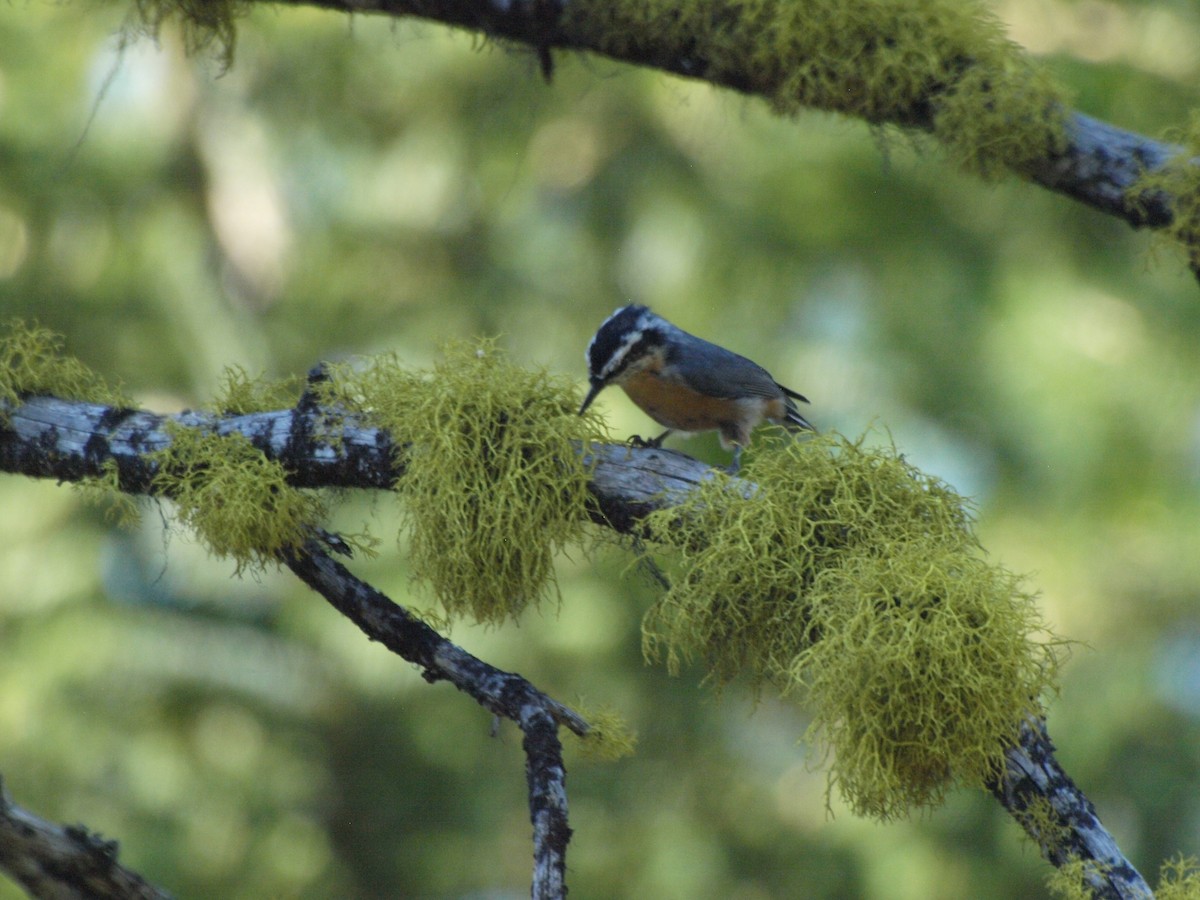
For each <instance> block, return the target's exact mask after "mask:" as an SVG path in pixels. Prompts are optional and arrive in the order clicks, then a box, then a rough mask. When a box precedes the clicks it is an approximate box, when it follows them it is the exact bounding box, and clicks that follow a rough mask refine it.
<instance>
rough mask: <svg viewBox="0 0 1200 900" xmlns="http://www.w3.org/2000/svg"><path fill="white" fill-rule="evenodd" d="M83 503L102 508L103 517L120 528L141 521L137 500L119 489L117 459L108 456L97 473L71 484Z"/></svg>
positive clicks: (119, 474)
mask: <svg viewBox="0 0 1200 900" xmlns="http://www.w3.org/2000/svg"><path fill="white" fill-rule="evenodd" d="M73 487H74V488H75V490H76V492H77V493H78V494H79V495H80V496H81V497H83V499H84V502H85V503H89V504H91V505H93V506H99V507H102V508H103V509H104V518H105V519H107V520H108V521H110V522H116V524H117V525H118V526H119V527H121V528H132V527H134V526H135V525H137V524H138V522H140V521H141V518H142V514H141V510H140V509H139V508H138V504H137V501H136V500H135V499H134V498H133V497H131V496H130V495H129V494H127V493H125V492H124V491H123V490H121V473H120V470H119V468H118V467H117V461H116V460H115V459H112V458H109V459H106V460H104V462H103V463H101V465H100V474H99V475H85V476H83V477H82V478H80V479H79V481H77V482H75V484H74V485H73Z"/></svg>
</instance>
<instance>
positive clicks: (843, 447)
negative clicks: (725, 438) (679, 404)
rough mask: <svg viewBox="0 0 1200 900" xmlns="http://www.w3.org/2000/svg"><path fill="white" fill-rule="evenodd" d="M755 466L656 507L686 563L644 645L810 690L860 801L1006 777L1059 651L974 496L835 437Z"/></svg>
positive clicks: (876, 807) (895, 800) (655, 523)
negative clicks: (1008, 758)
mask: <svg viewBox="0 0 1200 900" xmlns="http://www.w3.org/2000/svg"><path fill="white" fill-rule="evenodd" d="M745 477H746V479H748V480H749V481H751V482H754V483H755V484H756V485H757V488H756V490H755V491H754V492H753V493H752V494H750V495H749V496H745V495H744V494H743V493H742V492H741V490H742V489H741V488H740V487H739V486H738V484H737V482H733V481H730V480H728V479H724V478H719V479H714V480H713V481H711V482H708V483H706V484H704V485H702V486H701V487H700V489H699V490H697V491H695V492H693V495H692V496H691V497H690V498H689V500H688V503H687V504H686V505H685V506H684V507H682V508H675V509H672V510H669V511H664V512H660V513H656V514H654V515H653V516H652V517H651V518H650V520H649V526H650V528H651V530H652V533H653V536H654V538H655V539H656V540H657V541H659V542H661V543H663V544H667V545H670V546H672V547H675V548H677V549H678V551H679V553H680V557H681V559H680V567H679V568H680V570H681V571H680V574H679V575H678V576H677V577H676V578H675V580H674V581H673V584H672V587H671V589H670V590H669V591H668V592H667V593H666V594H665V595H664V596H663V597H662V598H661V599H660V601H659V602H658V603H656V604H655V606H654V607H652V608H651V609H650V610H649V612H648V613H647V616H646V620H645V623H644V634H645V646H646V650H647V653H648V655H650V656H651V657H657V656H660V655H662V654H664V653H665V655H666V657H667V662H668V665H670V666H671V667H673V668H677V667H678V665H679V664H680V662H681V661H682V660H685V659H691V658H695V657H700V658H702V659H703V660H704V661H705V662H706V663H707V665H708V666H709V669H710V672H711V673H712V677H713V678H714V679H716V680H717V681H719V682H723V681H726V680H728V679H731V678H733V677H734V676H736V675H739V674H742V673H745V674H747V675H749V676H750V678H751V679H752V680H753V681H755V682H757V683H760V682H764V681H765V682H769V683H772V684H775V685H776V686H778V688H779V689H780V690H782V691H783V692H784V693H788V692H793V691H802V692H803V693H804V694H805V695H806V696H807V698H808V700H809V702H810V704H811V706H812V709H813V721H812V725H811V729H810V731H811V735H812V736H813V737H814V739H815V740H816V741H817V742H818V743H819V744H820V745H822V746H823V747H825V748H826V749H828V750H831V751H832V763H831V770H830V787H831V788H832V787H833V786H836V787H837V789H838V790H839V792H840V793H841V795H842V796H843V798H844V799H845V800H846V801H847V803H849V805H850V806H851V807H852V808H853V809H854V810H855V811H856V812H857V813H860V814H869V815H873V816H877V817H881V818H887V817H891V816H897V815H902V814H904V813H906V812H907V811H909V810H910V809H911V808H913V807H914V806H920V805H925V804H932V803H936V802H938V801H939V800H940V799H941V797H942V795H943V793H944V791H945V790H946V789H947V787H949V786H950V785H951V784H952V783H954V782H961V783H966V784H984V783H985V782H986V781H987V780H988V779H989V778H992V777H994V776H995V775H996V774H997V773H998V772H999V771H1000V767H1001V765H1002V762H1003V749H1004V747H1005V746H1006V745H1009V744H1011V743H1012V742H1013V741H1014V740H1015V739H1016V737H1017V732H1018V727H1019V725H1020V723H1021V722H1022V721H1023V720H1024V719H1025V718H1026V717H1027V716H1031V715H1036V714H1038V713H1039V712H1040V709H1041V707H1040V700H1039V698H1040V695H1041V694H1042V693H1043V692H1044V691H1046V690H1047V689H1049V688H1050V687H1051V686H1052V682H1053V676H1054V673H1055V668H1056V653H1055V644H1054V643H1053V642H1050V643H1046V642H1042V641H1040V640H1038V638H1039V637H1040V636H1042V635H1043V634H1044V628H1043V625H1042V622H1041V619H1040V617H1039V614H1038V611H1037V608H1036V605H1035V604H1034V601H1033V598H1032V597H1031V596H1030V595H1029V594H1028V593H1027V592H1025V591H1024V590H1023V589H1022V588H1021V585H1020V581H1019V579H1018V578H1017V577H1016V576H1014V575H1013V574H1012V573H1010V572H1008V571H1007V570H1005V569H1004V568H1002V567H1000V566H997V565H994V564H990V563H988V562H986V561H984V560H983V559H981V558H980V550H979V547H978V545H977V542H976V540H975V538H974V536H973V534H972V532H971V528H970V522H971V519H970V513H969V510H968V507H967V505H966V502H965V501H964V499H963V498H962V497H960V496H959V495H957V494H956V493H955V492H954V491H953V490H952V489H951V488H950V487H949V486H947V485H946V484H944V483H942V482H940V481H938V480H936V479H933V478H930V477H928V476H925V475H923V474H921V473H920V472H919V471H917V470H916V469H914V468H913V467H912V466H910V465H909V464H908V463H906V462H905V461H904V459H903V458H902V457H901V456H899V455H898V454H897V453H895V452H894V451H880V450H868V449H866V448H864V446H863V444H862V441H858V442H851V441H848V440H846V439H845V438H842V437H840V436H837V435H823V436H818V437H814V438H812V439H809V440H805V441H793V442H788V443H786V444H783V445H781V446H779V447H778V448H776V449H772V450H768V451H765V452H762V453H760V454H758V455H757V456H756V458H755V459H754V460H753V461H752V463H751V464H750V466H749V467H748V468H747V470H746V472H745Z"/></svg>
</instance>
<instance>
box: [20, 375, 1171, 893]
mask: <svg viewBox="0 0 1200 900" xmlns="http://www.w3.org/2000/svg"><path fill="white" fill-rule="evenodd" d="M4 416H7V418H8V425H7V427H5V428H0V471H9V472H15V473H20V474H25V475H31V476H34V477H41V478H55V479H57V480H59V481H77V480H79V479H80V478H82V477H85V476H88V475H92V476H98V475H101V474H102V473H103V466H104V464H105V461H106V460H108V459H112V460H114V461H116V464H117V468H118V472H119V480H120V487H121V489H122V490H124V491H128V492H131V493H145V492H147V491H148V490H149V485H150V482H151V480H152V478H153V472H152V471H149V466H148V464H147V463H146V462H145V460H144V459H141V456H142V454H144V453H146V452H150V451H153V450H158V449H161V448H162V447H164V446H166V444H168V443H169V442H170V435H169V434H168V432H167V430H166V425H167V423H168V422H170V421H175V422H178V423H180V424H185V425H189V426H193V427H204V428H209V429H214V430H216V431H217V432H218V433H221V434H229V433H235V432H236V433H239V434H242V435H245V437H246V438H248V439H249V440H250V441H251V442H252V443H253V444H254V445H255V446H256V447H258V449H259V450H260V451H261V452H262V453H264V454H266V455H267V456H268V457H270V458H272V459H278V460H280V461H283V462H285V464H286V466H287V468H288V471H289V473H290V478H291V480H292V482H293V483H294V484H296V485H298V486H304V487H362V488H376V489H378V488H385V489H386V488H390V486H391V485H392V484H393V483H394V481H395V479H396V478H398V477H401V476H402V474H403V472H402V471H400V470H398V469H397V467H396V464H395V459H396V456H397V454H396V452H395V451H396V445H395V442H394V439H393V438H392V437H391V436H390V435H389V434H387V433H386V432H384V431H382V430H380V429H378V428H374V427H373V426H370V425H368V424H366V423H365V422H362V421H359V420H357V419H355V418H353V417H349V416H339V417H337V418H336V421H338V422H339V423H340V429H341V430H340V431H339V432H337V433H335V434H332V435H330V434H329V433H328V431H327V430H326V431H325V432H322V430H321V429H320V428H317V427H315V423H316V422H317V421H323V422H324V427H325V428H326V429H327V428H328V423H329V421H335V420H334V419H332V418H328V417H327V418H323V419H319V418H312V417H324V416H325V413H323V412H322V410H320V409H319V408H318V407H316V406H315V405H313V404H311V403H306V402H303V401H302V402H301V403H300V404H299V405H298V406H297V407H296V408H295V409H285V410H275V411H271V412H264V413H256V414H252V415H243V416H226V417H222V416H219V415H215V414H212V413H196V412H187V413H181V414H179V415H177V416H161V415H154V414H151V413H147V412H142V411H135V410H117V409H113V408H109V407H104V406H100V405H97V404H92V403H82V402H74V401H68V400H62V399H58V398H54V397H31V398H28V399H27V400H26V401H25V402H24V403H21V404H19V405H16V406H12V407H6V406H5V405H4V404H2V403H0V421H2V419H3V417H4ZM322 434H324V437H319V436H318V435H322ZM298 436H303V439H300V438H298ZM580 453H581V454H584V455H585V458H586V459H587V461H588V462H589V463H591V464H592V465H593V469H592V481H591V492H592V497H593V499H594V504H595V507H594V509H593V510H592V515H593V518H594V519H595V521H596V522H598V523H600V524H602V525H604V526H605V527H609V528H613V529H614V530H616V531H619V532H623V533H632V534H636V533H637V532H638V528H639V523H640V521H641V519H642V518H643V517H644V516H646V515H647V514H648V513H649V512H651V511H653V510H657V509H664V508H669V507H671V506H674V505H677V504H678V503H679V502H680V501H681V500H682V498H683V497H684V496H685V495H686V494H687V493H688V491H689V490H691V489H692V488H693V487H694V486H695V485H697V484H699V483H700V482H702V481H704V480H705V479H706V478H709V477H711V474H712V472H711V469H710V468H709V467H708V466H707V465H705V464H704V463H702V462H700V461H699V460H695V459H692V458H691V457H688V456H685V455H684V454H681V453H676V452H672V451H669V450H662V449H655V448H636V447H628V446H625V445H591V446H589V447H587V448H580ZM282 561H283V562H284V564H285V565H287V566H288V567H289V568H290V569H291V570H292V571H293V572H294V573H295V574H296V575H297V576H298V577H299V578H300V579H301V580H303V581H304V582H305V583H306V584H308V585H309V586H310V587H312V588H313V589H314V590H315V591H317V592H318V593H320V594H321V595H322V596H323V597H325V599H326V600H327V601H328V602H329V603H331V604H332V605H333V606H334V607H335V608H336V609H338V610H339V611H340V612H342V613H343V614H344V615H345V616H347V618H349V619H351V621H353V622H354V623H355V624H356V625H358V627H359V628H360V629H362V631H363V632H364V633H365V634H366V635H367V636H368V637H369V638H371V639H372V640H376V641H379V642H381V643H383V644H384V645H385V646H387V647H388V648H389V649H391V650H392V651H393V652H395V653H397V654H398V655H400V656H402V657H403V658H404V659H407V660H409V661H410V662H413V663H415V664H416V665H419V666H420V667H421V668H422V669H423V670H424V671H423V674H424V677H425V678H426V679H427V680H429V681H431V682H433V681H439V680H445V681H449V682H450V683H451V684H453V685H454V686H455V687H456V688H458V689H459V690H461V691H463V692H464V693H467V694H469V695H470V696H472V697H473V698H474V699H475V700H476V701H477V702H479V703H480V704H481V705H482V706H484V707H486V708H487V709H489V710H491V711H492V712H494V713H495V714H497V715H501V716H504V717H506V718H510V719H512V720H513V721H515V722H517V723H518V724H519V725H520V727H521V729H522V731H523V732H524V735H525V740H524V746H525V750H526V755H527V756H526V770H527V776H528V780H529V789H530V814H531V818H532V821H533V826H534V838H535V846H536V849H535V879H534V896H535V897H539V898H541V897H546V898H549V897H559V896H562V891H563V890H565V888H563V887H562V885H563V881H562V879H563V867H564V858H565V857H564V853H565V849H566V844H567V841H568V840H569V838H570V834H571V830H570V828H569V826H568V824H567V815H566V812H567V809H566V793H565V770H564V768H563V765H562V757H561V747H560V745H559V742H558V738H557V733H556V726H557V725H565V726H566V727H568V728H570V729H571V730H572V731H575V732H576V733H578V734H584V733H586V731H587V727H588V726H587V724H586V723H585V722H584V721H583V720H582V719H581V718H580V717H579V716H578V715H576V714H575V713H573V712H572V711H571V710H569V709H568V708H567V707H565V706H563V705H562V704H560V703H558V702H557V701H554V700H552V699H550V698H549V697H547V696H545V695H544V694H542V693H541V692H539V691H538V690H536V689H535V688H534V687H533V686H532V685H530V684H529V683H528V682H527V681H525V679H523V678H521V677H520V676H518V675H514V674H512V673H508V672H502V671H500V670H498V669H495V668H493V667H492V666H490V665H488V664H487V663H484V662H482V661H481V660H479V659H477V658H475V657H474V656H472V655H471V654H469V653H467V652H466V651H465V650H463V649H461V648H460V647H457V646H456V645H454V644H452V643H451V642H450V641H448V640H446V639H445V638H444V637H442V636H441V635H440V634H438V633H437V632H436V631H434V630H433V629H432V628H430V627H429V626H428V625H426V624H425V623H424V622H422V621H421V620H420V619H417V618H416V617H415V616H413V615H412V614H410V613H409V612H407V611H406V610H405V609H403V608H402V607H400V606H397V605H396V604H394V603H393V602H392V601H391V600H389V599H388V598H387V597H385V596H384V595H383V594H381V593H380V592H379V591H377V590H375V589H374V588H373V587H371V586H370V585H368V584H366V583H365V582H362V581H360V580H359V579H358V578H356V577H355V576H354V575H353V574H351V573H350V572H349V571H348V570H347V569H346V568H345V567H344V566H342V565H341V564H340V563H338V562H336V561H335V560H333V559H332V558H331V557H330V555H329V553H328V552H327V550H326V547H325V546H323V545H322V543H321V542H320V541H319V540H318V539H317V538H316V537H314V538H313V539H311V540H309V541H308V542H306V543H305V545H304V546H303V547H301V548H300V549H298V550H296V551H294V552H291V553H289V554H286V555H285V556H284V558H283V560H282ZM1007 762H1008V764H1007V768H1006V770H1005V772H1004V773H1003V774H1002V776H1001V777H1000V778H999V779H998V781H997V782H996V784H994V785H992V791H993V793H994V794H995V796H996V798H997V799H998V800H999V801H1000V802H1001V804H1003V805H1004V807H1005V808H1006V809H1007V810H1008V811H1009V812H1010V814H1012V815H1013V817H1014V818H1016V820H1017V821H1018V822H1019V823H1020V825H1021V826H1022V828H1024V829H1025V830H1026V831H1027V832H1028V833H1029V834H1030V835H1031V836H1032V837H1033V838H1034V840H1035V841H1037V842H1038V844H1039V846H1042V847H1043V848H1044V849H1045V852H1046V855H1047V858H1048V859H1049V860H1050V862H1052V863H1053V864H1055V865H1056V866H1061V865H1063V864H1064V863H1065V862H1067V861H1070V860H1072V859H1081V860H1083V861H1084V862H1085V863H1089V864H1090V863H1095V864H1096V867H1097V868H1096V869H1095V872H1099V873H1101V874H1100V875H1095V877H1092V875H1089V877H1090V878H1092V882H1093V883H1092V884H1091V887H1092V889H1093V890H1094V891H1095V893H1096V895H1097V896H1100V897H1114V898H1116V897H1120V898H1128V897H1149V896H1150V893H1149V889H1148V888H1147V887H1146V883H1145V881H1144V880H1143V879H1142V878H1141V876H1140V875H1139V874H1138V873H1137V871H1136V869H1134V867H1133V866H1132V865H1131V864H1130V863H1129V861H1128V860H1127V859H1125V857H1124V856H1122V855H1121V853H1120V850H1119V848H1118V847H1117V844H1116V842H1115V841H1114V840H1113V839H1112V837H1111V835H1109V834H1108V832H1107V831H1105V830H1104V828H1103V826H1102V825H1101V824H1100V822H1099V819H1098V818H1097V817H1096V814H1095V810H1094V808H1093V807H1092V805H1091V803H1090V802H1089V801H1088V800H1087V798H1086V796H1084V794H1083V793H1082V792H1081V791H1080V790H1079V789H1078V788H1077V787H1076V786H1075V784H1074V782H1072V781H1071V779H1070V778H1069V777H1068V776H1067V775H1066V773H1065V772H1064V771H1063V770H1062V768H1061V766H1059V764H1058V762H1057V760H1056V759H1055V757H1054V748H1053V745H1052V744H1051V743H1050V740H1049V737H1048V736H1047V734H1046V731H1045V727H1044V725H1043V724H1041V723H1038V724H1037V725H1036V726H1034V725H1029V726H1027V727H1026V728H1025V729H1024V731H1023V732H1022V736H1021V740H1020V743H1019V745H1018V746H1016V747H1012V748H1010V749H1009V750H1008V751H1007ZM1038 801H1041V802H1040V805H1041V807H1043V809H1044V810H1049V811H1050V812H1051V813H1052V819H1051V820H1050V821H1049V823H1048V820H1047V818H1046V817H1045V816H1041V817H1039V815H1038V811H1037V802H1038ZM1051 826H1052V827H1053V831H1054V833H1053V834H1047V833H1046V829H1047V827H1051ZM1091 871H1092V870H1089V872H1091ZM1093 874H1094V873H1093ZM556 891H557V893H556Z"/></svg>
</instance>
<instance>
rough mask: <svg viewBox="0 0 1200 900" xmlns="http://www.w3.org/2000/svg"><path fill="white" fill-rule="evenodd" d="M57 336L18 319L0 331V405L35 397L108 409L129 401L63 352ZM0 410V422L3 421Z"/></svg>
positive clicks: (61, 341) (60, 337)
mask: <svg viewBox="0 0 1200 900" xmlns="http://www.w3.org/2000/svg"><path fill="white" fill-rule="evenodd" d="M63 346H64V343H63V339H62V336H61V335H58V334H55V333H54V332H53V331H49V330H47V329H45V328H42V327H40V326H38V325H29V324H26V323H25V322H23V321H21V320H20V319H16V320H12V321H9V322H7V323H5V324H4V326H3V329H2V330H0V403H5V404H13V403H17V402H19V401H20V399H21V398H22V397H27V396H33V395H38V394H45V395H51V396H55V397H61V398H63V399H66V400H83V401H87V402H90V403H103V404H107V405H111V406H129V405H130V401H129V400H128V399H127V398H125V397H124V396H122V395H121V393H120V392H119V391H117V390H115V389H113V388H111V387H110V386H109V385H108V384H106V383H105V381H104V379H103V378H101V377H100V376H99V375H97V374H96V373H95V372H93V371H92V370H91V369H89V368H88V367H87V366H85V365H84V364H83V363H82V362H80V361H79V360H78V359H76V358H75V357H74V356H69V355H67V353H66V352H65V351H64V349H63ZM4 415H5V414H4V412H3V410H0V422H3V420H4Z"/></svg>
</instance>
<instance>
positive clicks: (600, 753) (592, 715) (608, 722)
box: [577, 706, 637, 762]
mask: <svg viewBox="0 0 1200 900" xmlns="http://www.w3.org/2000/svg"><path fill="white" fill-rule="evenodd" d="M577 712H578V713H579V714H580V715H581V716H582V717H583V718H584V719H585V720H586V721H587V723H588V726H589V728H588V733H587V734H586V735H584V736H583V737H582V738H580V740H579V746H580V749H581V750H582V751H583V755H584V756H586V757H587V758H588V759H593V760H596V761H598V762H612V761H614V760H618V759H621V758H622V757H624V756H631V755H632V754H633V752H634V749H635V748H636V747H637V732H636V731H634V730H633V729H632V728H630V727H629V724H628V723H627V722H626V721H625V719H624V718H623V717H622V716H621V714H620V713H618V712H617V711H616V710H614V709H612V708H610V707H601V708H600V709H594V710H593V709H587V708H584V707H582V706H580V707H577Z"/></svg>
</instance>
